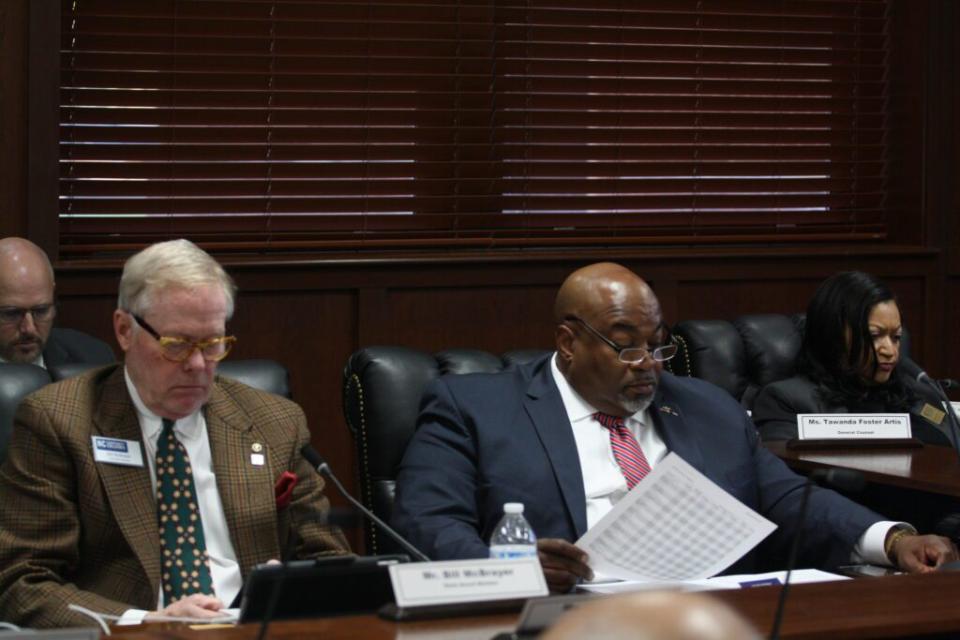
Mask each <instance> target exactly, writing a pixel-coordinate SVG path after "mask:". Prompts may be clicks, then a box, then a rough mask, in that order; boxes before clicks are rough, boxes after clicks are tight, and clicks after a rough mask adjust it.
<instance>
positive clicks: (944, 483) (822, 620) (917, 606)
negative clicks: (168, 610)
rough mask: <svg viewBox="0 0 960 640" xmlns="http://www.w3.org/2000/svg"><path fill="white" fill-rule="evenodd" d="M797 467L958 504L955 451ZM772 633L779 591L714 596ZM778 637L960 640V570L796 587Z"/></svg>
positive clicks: (472, 637) (378, 622) (132, 634)
mask: <svg viewBox="0 0 960 640" xmlns="http://www.w3.org/2000/svg"><path fill="white" fill-rule="evenodd" d="M764 446H766V447H767V448H768V449H769V450H770V451H771V452H773V453H774V454H776V455H777V456H779V457H780V458H782V459H783V460H784V461H785V462H786V463H787V464H788V465H789V466H790V467H791V468H793V469H795V470H797V471H801V472H809V471H812V470H814V469H822V468H844V469H854V470H857V471H860V472H862V473H863V474H864V476H865V477H866V479H867V481H868V482H870V483H872V484H874V485H875V486H877V487H879V488H880V489H881V493H880V495H881V496H882V497H884V498H885V499H887V500H889V498H890V492H891V491H894V490H897V489H899V490H904V491H907V492H909V493H910V494H915V495H926V496H933V497H936V498H938V499H942V500H944V501H945V504H952V503H955V502H957V501H958V500H960V462H958V459H957V455H956V453H955V452H954V450H953V449H950V448H946V447H935V446H924V447H919V448H904V449H885V448H879V449H819V450H803V449H788V448H787V447H786V446H785V443H783V442H774V443H765V445H764ZM712 593H713V595H715V596H716V597H717V598H720V599H721V600H723V601H725V602H727V603H728V604H730V605H731V606H732V607H734V608H735V609H736V610H738V611H739V612H740V613H741V614H743V615H744V616H745V617H746V618H747V619H748V620H750V621H751V622H752V623H753V624H754V626H755V627H757V629H759V630H761V632H762V633H763V634H764V635H766V634H767V633H768V632H769V629H770V627H771V624H772V622H773V617H774V612H775V611H776V606H777V600H778V598H779V595H780V587H776V586H774V587H756V588H750V589H738V590H729V591H714V592H712ZM517 620H518V615H517V614H506V615H505V614H498V615H476V616H468V617H452V618H442V619H434V620H422V621H413V622H391V621H387V620H383V619H381V618H378V617H377V616H376V615H362V616H343V617H328V618H320V619H307V620H288V621H278V622H275V623H273V624H272V625H271V626H270V629H269V635H268V637H269V638H276V639H279V640H293V639H294V638H305V637H316V638H324V639H325V640H341V639H343V640H346V639H347V638H350V639H353V638H364V639H366V638H369V639H371V640H395V639H396V640H399V639H403V640H441V639H443V640H447V639H450V640H489V639H490V638H492V637H493V636H495V635H496V634H498V633H502V632H508V631H511V630H512V629H513V628H514V627H515V625H516V622H517ZM258 631H259V626H258V625H252V624H248V625H237V626H225V627H218V628H209V627H201V628H197V629H194V628H191V627H190V626H189V625H182V624H181V625H177V624H150V625H141V626H138V627H124V628H115V629H114V635H113V637H116V638H120V639H127V640H161V639H163V640H178V639H183V640H192V639H196V638H200V639H203V640H248V639H253V638H256V637H257V633H258ZM780 635H781V637H782V638H795V639H801V638H850V639H869V638H927V639H930V638H958V637H960V572H955V573H940V572H938V573H932V574H927V575H915V576H906V575H898V576H887V577H882V578H860V579H856V580H844V581H838V582H824V583H816V584H797V585H793V586H792V587H791V590H790V598H789V599H788V601H787V606H786V609H785V612H784V618H783V623H782V627H781V634H780Z"/></svg>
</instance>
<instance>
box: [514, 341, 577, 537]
mask: <svg viewBox="0 0 960 640" xmlns="http://www.w3.org/2000/svg"><path fill="white" fill-rule="evenodd" d="M523 405H524V408H525V409H526V411H527V414H528V415H529V416H530V420H531V421H532V422H533V426H534V428H535V429H536V432H537V436H538V437H539V438H540V442H541V444H542V445H543V449H544V451H545V452H546V454H547V458H548V459H549V460H550V465H551V466H552V467H553V474H554V476H555V477H556V480H557V484H558V485H559V486H560V493H561V494H562V495H563V502H564V504H565V505H566V508H567V514H568V515H569V517H570V519H571V521H572V522H573V526H574V529H575V530H576V534H577V537H578V538H579V537H580V536H582V535H583V534H584V533H586V531H587V499H586V496H585V494H584V492H583V472H582V470H581V469H580V457H579V455H578V454H577V443H576V440H574V437H573V428H572V427H571V426H570V419H569V418H568V417H567V412H566V410H565V409H564V406H563V400H562V399H561V398H560V392H559V391H558V390H557V385H556V384H555V383H554V381H553V375H552V373H551V368H550V361H549V360H546V361H544V362H543V363H542V364H541V365H540V371H539V372H537V374H536V375H535V376H534V377H533V379H532V380H531V381H530V385H529V387H528V388H527V397H526V398H525V399H524V402H523Z"/></svg>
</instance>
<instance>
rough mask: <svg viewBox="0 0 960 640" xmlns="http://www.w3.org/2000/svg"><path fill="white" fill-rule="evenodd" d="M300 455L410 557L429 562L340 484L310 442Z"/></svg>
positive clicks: (302, 448)
mask: <svg viewBox="0 0 960 640" xmlns="http://www.w3.org/2000/svg"><path fill="white" fill-rule="evenodd" d="M300 455H302V456H303V457H304V458H306V460H307V462H309V463H310V466H312V467H313V468H314V469H315V470H316V472H317V473H319V474H320V475H322V476H325V477H326V478H328V479H329V480H330V481H331V482H333V484H334V486H336V487H337V490H338V491H339V492H340V493H341V494H342V495H343V497H344V498H346V499H347V500H348V501H349V502H350V504H352V505H353V506H354V507H356V509H357V510H358V511H360V512H361V513H362V514H363V515H365V516H367V517H368V518H370V520H371V521H372V522H373V523H374V524H376V525H377V526H378V527H380V529H381V530H383V531H384V532H385V533H386V534H387V535H388V536H390V538H392V539H393V540H394V541H395V542H396V543H397V544H399V545H400V546H401V547H403V550H404V551H406V552H407V553H409V554H410V556H411V557H412V558H414V559H415V560H417V561H419V562H430V558H428V557H427V556H426V554H424V553H423V552H422V551H420V550H419V549H417V548H416V547H415V546H413V545H412V544H410V543H409V542H408V541H407V540H405V539H404V538H403V536H401V535H400V534H399V533H397V532H396V531H394V530H393V528H391V527H390V525H388V524H387V523H386V522H384V521H383V520H381V519H380V518H378V517H377V516H376V514H374V513H373V512H372V511H370V510H369V509H367V508H366V507H365V506H363V504H361V503H360V501H359V500H357V499H356V498H354V497H353V496H352V495H350V494H349V493H348V492H347V490H346V489H344V487H343V485H342V484H340V481H339V480H338V479H337V476H335V475H334V473H333V471H332V470H331V469H330V465H329V464H327V461H326V460H324V459H323V456H321V455H320V454H319V453H318V452H317V450H316V449H314V448H313V447H312V446H310V444H305V445H303V447H301V448H300Z"/></svg>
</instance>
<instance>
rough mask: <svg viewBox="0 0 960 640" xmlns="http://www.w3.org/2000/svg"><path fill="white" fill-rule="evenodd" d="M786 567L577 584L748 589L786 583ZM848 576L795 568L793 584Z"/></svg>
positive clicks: (605, 589) (598, 589)
mask: <svg viewBox="0 0 960 640" xmlns="http://www.w3.org/2000/svg"><path fill="white" fill-rule="evenodd" d="M786 575H787V572H786V571H773V572H770V573H756V574H740V575H735V576H717V577H716V578H707V579H706V580H690V581H687V582H677V583H664V582H649V581H645V580H617V581H616V582H599V583H592V582H588V583H585V584H580V585H577V591H589V592H591V593H607V594H610V593H629V592H631V591H644V590H649V589H663V588H664V587H666V588H669V589H676V590H678V591H718V590H730V589H745V588H747V587H758V586H765V585H775V584H783V580H784V578H785V577H786ZM850 579H851V578H848V577H846V576H841V575H839V574H836V573H828V572H826V571H820V570H819V569H794V571H793V574H792V575H791V576H790V584H803V583H807V582H832V581H835V580H850Z"/></svg>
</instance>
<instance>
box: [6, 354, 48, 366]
mask: <svg viewBox="0 0 960 640" xmlns="http://www.w3.org/2000/svg"><path fill="white" fill-rule="evenodd" d="M0 364H10V363H9V362H7V361H6V360H4V359H3V358H0ZM26 364H32V365H36V366H38V367H40V368H41V369H46V368H47V363H46V362H44V361H43V352H42V351H41V352H40V355H39V356H37V359H36V360H34V361H33V362H28V363H26Z"/></svg>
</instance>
